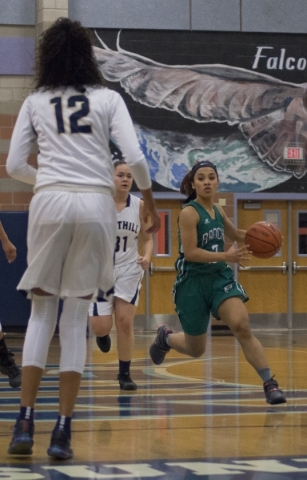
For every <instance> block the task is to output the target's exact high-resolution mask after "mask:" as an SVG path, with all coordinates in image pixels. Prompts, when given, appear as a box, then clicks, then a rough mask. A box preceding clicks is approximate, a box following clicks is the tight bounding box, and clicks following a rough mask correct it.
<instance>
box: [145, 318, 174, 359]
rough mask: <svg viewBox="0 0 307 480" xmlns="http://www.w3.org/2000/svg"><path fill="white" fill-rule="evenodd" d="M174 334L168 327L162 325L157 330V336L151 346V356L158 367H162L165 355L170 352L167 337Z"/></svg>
mask: <svg viewBox="0 0 307 480" xmlns="http://www.w3.org/2000/svg"><path fill="white" fill-rule="evenodd" d="M169 333H172V330H170V328H169V327H168V326H167V325H161V326H160V327H159V328H158V330H157V336H156V339H155V341H154V343H153V344H152V345H151V347H150V350H149V354H150V357H151V359H152V361H153V363H155V364H156V365H160V364H161V363H162V362H163V360H164V357H165V355H166V354H167V353H168V352H169V351H170V347H169V346H168V345H167V343H166V340H165V339H166V335H168V334H169Z"/></svg>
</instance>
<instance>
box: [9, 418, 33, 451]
mask: <svg viewBox="0 0 307 480" xmlns="http://www.w3.org/2000/svg"><path fill="white" fill-rule="evenodd" d="M33 435H34V423H33V422H32V421H30V420H17V421H16V424H15V427H14V433H13V438H12V441H11V443H10V445H9V448H8V450H7V453H9V454H10V455H31V454H32V447H33V443H34V442H33Z"/></svg>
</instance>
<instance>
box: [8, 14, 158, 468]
mask: <svg viewBox="0 0 307 480" xmlns="http://www.w3.org/2000/svg"><path fill="white" fill-rule="evenodd" d="M110 136H112V137H113V138H114V140H115V142H116V144H117V145H118V147H119V149H120V150H121V151H122V153H123V155H124V156H125V158H126V160H127V163H128V164H129V165H130V168H131V171H132V172H133V176H134V178H135V181H136V183H137V185H138V188H139V189H140V191H141V192H142V195H143V199H144V215H145V217H147V216H148V215H150V217H151V227H150V228H149V230H148V231H149V233H152V232H155V231H156V230H157V229H158V228H159V215H158V213H157V211H156V208H155V204H154V200H153V196H152V190H151V180H150V175H149V169H148V166H147V163H146V160H145V158H144V156H143V154H142V152H141V150H140V147H139V143H138V140H137V136H136V133H135V130H134V127H133V123H132V120H131V118H130V115H129V113H128V110H127V107H126V105H125V103H124V101H123V100H122V98H121V97H120V95H119V94H118V93H116V92H114V91H111V90H109V89H108V88H106V87H105V81H104V79H103V78H102V76H101V74H100V72H99V69H98V66H97V63H96V60H95V57H94V54H93V50H92V43H91V38H90V34H89V32H88V31H87V30H86V29H85V28H83V27H82V26H81V25H80V23H79V22H73V21H71V20H69V19H68V18H60V19H58V20H57V21H56V22H55V23H54V24H53V25H52V26H51V27H50V28H48V29H47V30H46V31H45V32H44V33H43V35H42V37H41V38H40V41H39V45H38V55H37V64H36V85H35V90H34V92H33V93H32V94H31V95H29V96H28V97H27V98H26V100H25V101H24V103H23V105H22V107H21V110H20V112H19V115H18V118H17V122H16V125H15V128H14V131H13V136H12V139H11V145H10V150H9V156H8V159H7V171H8V173H9V175H11V176H12V177H13V178H15V179H17V180H21V181H23V182H26V183H29V184H32V185H34V193H35V195H34V197H33V198H32V200H31V203H30V209H29V226H28V257H27V260H28V267H27V270H26V271H25V273H24V275H23V277H22V279H21V281H20V283H19V285H18V287H17V288H18V289H19V290H25V291H27V292H28V294H30V296H31V299H32V307H31V316H30V319H29V323H28V327H27V332H26V338H25V343H24V348H23V356H22V383H21V403H20V413H19V415H18V417H17V420H16V424H15V428H14V433H13V439H12V441H11V443H10V445H9V449H8V453H9V454H12V455H18V454H19V455H21V454H22V455H30V454H31V453H32V446H33V443H34V442H33V436H34V406H35V402H36V396H37V392H38V388H39V385H40V381H41V377H42V374H43V371H44V368H45V365H46V361H47V355H48V349H49V344H50V341H51V339H52V336H53V334H54V331H55V327H56V324H57V314H58V302H59V298H62V299H63V310H62V313H61V318H60V321H59V335H60V344H61V355H60V366H59V370H60V393H59V397H60V398H59V416H58V420H57V422H56V425H55V427H54V429H53V432H52V435H51V441H50V446H49V448H48V450H47V453H48V455H49V456H50V457H52V458H60V459H67V458H71V457H72V456H73V451H72V449H71V446H70V438H71V418H72V414H73V410H74V406H75V401H76V398H77V395H78V391H79V386H80V381H81V377H82V373H83V370H84V364H85V359H86V327H87V317H88V309H89V305H90V302H91V300H92V297H93V294H94V292H95V291H98V289H100V290H101V292H102V295H103V296H104V297H105V298H108V296H109V295H110V294H112V293H113V288H114V264H113V257H114V245H115V240H116V211H115V206H114V201H113V198H112V194H113V191H114V180H113V174H114V167H113V163H112V159H111V154H110V149H109V140H110ZM35 140H36V141H37V143H38V150H39V153H38V158H37V163H38V169H35V168H33V167H32V166H30V165H29V164H28V163H27V159H28V156H29V153H30V151H31V148H32V144H33V142H34V141H35Z"/></svg>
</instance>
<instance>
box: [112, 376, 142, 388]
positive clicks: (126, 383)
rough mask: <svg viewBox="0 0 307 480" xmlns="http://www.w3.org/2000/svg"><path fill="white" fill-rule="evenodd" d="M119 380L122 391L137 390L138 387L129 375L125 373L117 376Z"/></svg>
mask: <svg viewBox="0 0 307 480" xmlns="http://www.w3.org/2000/svg"><path fill="white" fill-rule="evenodd" d="M117 380H118V382H119V386H120V388H121V390H137V388H138V387H137V385H136V383H134V381H133V380H131V378H130V375H129V373H123V374H122V375H121V374H118V375H117Z"/></svg>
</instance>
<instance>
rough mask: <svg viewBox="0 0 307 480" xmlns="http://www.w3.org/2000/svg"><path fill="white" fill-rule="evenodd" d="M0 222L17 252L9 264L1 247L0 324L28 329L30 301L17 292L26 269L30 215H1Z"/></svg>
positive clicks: (14, 213)
mask: <svg viewBox="0 0 307 480" xmlns="http://www.w3.org/2000/svg"><path fill="white" fill-rule="evenodd" d="M0 220H1V222H2V225H3V227H4V229H5V231H6V233H7V235H8V237H9V239H10V241H11V242H12V243H13V244H14V245H15V247H16V248H17V257H16V260H15V261H14V262H13V263H8V262H7V260H6V258H5V255H4V252H3V250H2V248H1V247H0V298H1V301H0V321H1V323H2V326H4V327H26V326H27V324H28V319H29V316H30V300H28V299H27V298H26V296H25V295H23V294H22V293H21V292H19V291H17V290H16V286H17V284H18V283H19V280H20V278H21V276H22V275H23V273H24V271H25V269H26V267H27V228H28V212H0Z"/></svg>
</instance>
